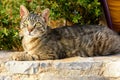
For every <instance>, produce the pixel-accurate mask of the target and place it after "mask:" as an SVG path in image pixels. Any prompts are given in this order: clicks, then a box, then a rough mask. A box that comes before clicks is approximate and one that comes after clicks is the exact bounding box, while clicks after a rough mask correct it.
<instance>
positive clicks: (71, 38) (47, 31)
mask: <svg viewBox="0 0 120 80" xmlns="http://www.w3.org/2000/svg"><path fill="white" fill-rule="evenodd" d="M49 15H50V11H49V9H48V8H46V9H45V10H43V11H42V13H41V14H40V15H38V14H36V13H30V12H29V11H28V9H27V8H26V7H25V6H23V5H21V6H20V17H21V23H20V29H21V36H22V37H23V39H22V46H23V49H24V52H22V53H17V54H13V55H12V56H11V59H12V60H54V59H63V58H69V57H74V56H80V57H92V56H106V55H111V54H116V53H120V37H119V35H118V34H117V33H116V32H114V31H112V30H110V29H109V28H107V27H103V26H99V25H83V26H82V25H79V24H76V25H73V26H67V27H66V26H63V27H60V28H55V29H51V28H50V27H49V26H47V22H48V19H49Z"/></svg>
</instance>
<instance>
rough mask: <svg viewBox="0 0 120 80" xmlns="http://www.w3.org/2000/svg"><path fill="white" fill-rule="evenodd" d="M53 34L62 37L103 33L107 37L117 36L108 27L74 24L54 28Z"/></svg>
mask: <svg viewBox="0 0 120 80" xmlns="http://www.w3.org/2000/svg"><path fill="white" fill-rule="evenodd" d="M53 31H54V32H56V33H58V34H60V35H61V36H64V37H78V36H84V35H94V34H96V33H104V34H107V35H117V33H116V32H114V31H112V30H111V29H109V28H108V27H105V26H99V25H79V24H75V25H72V26H63V27H60V28H55V29H54V30H53Z"/></svg>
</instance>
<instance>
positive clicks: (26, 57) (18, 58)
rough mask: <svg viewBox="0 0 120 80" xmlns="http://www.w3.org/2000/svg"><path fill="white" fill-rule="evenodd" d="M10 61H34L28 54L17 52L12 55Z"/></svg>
mask: <svg viewBox="0 0 120 80" xmlns="http://www.w3.org/2000/svg"><path fill="white" fill-rule="evenodd" d="M10 60H16V61H26V60H32V57H31V56H30V55H29V54H27V52H15V53H13V54H11V56H10Z"/></svg>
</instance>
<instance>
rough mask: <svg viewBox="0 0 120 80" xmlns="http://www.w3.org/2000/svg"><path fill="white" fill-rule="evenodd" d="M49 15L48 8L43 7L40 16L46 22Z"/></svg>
mask: <svg viewBox="0 0 120 80" xmlns="http://www.w3.org/2000/svg"><path fill="white" fill-rule="evenodd" d="M49 16H50V10H49V9H48V8H46V9H44V10H43V11H42V17H43V18H44V19H45V21H46V22H48V19H49Z"/></svg>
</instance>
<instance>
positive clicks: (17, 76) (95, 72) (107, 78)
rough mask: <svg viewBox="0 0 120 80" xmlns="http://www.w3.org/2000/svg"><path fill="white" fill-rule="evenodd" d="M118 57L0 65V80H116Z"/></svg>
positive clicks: (119, 67)
mask: <svg viewBox="0 0 120 80" xmlns="http://www.w3.org/2000/svg"><path fill="white" fill-rule="evenodd" d="M119 57H120V56H119V55H116V56H107V57H105V56H104V57H86V58H81V57H73V58H67V59H61V60H44V61H6V60H5V61H4V60H2V61H1V62H0V80H120V58H119Z"/></svg>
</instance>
